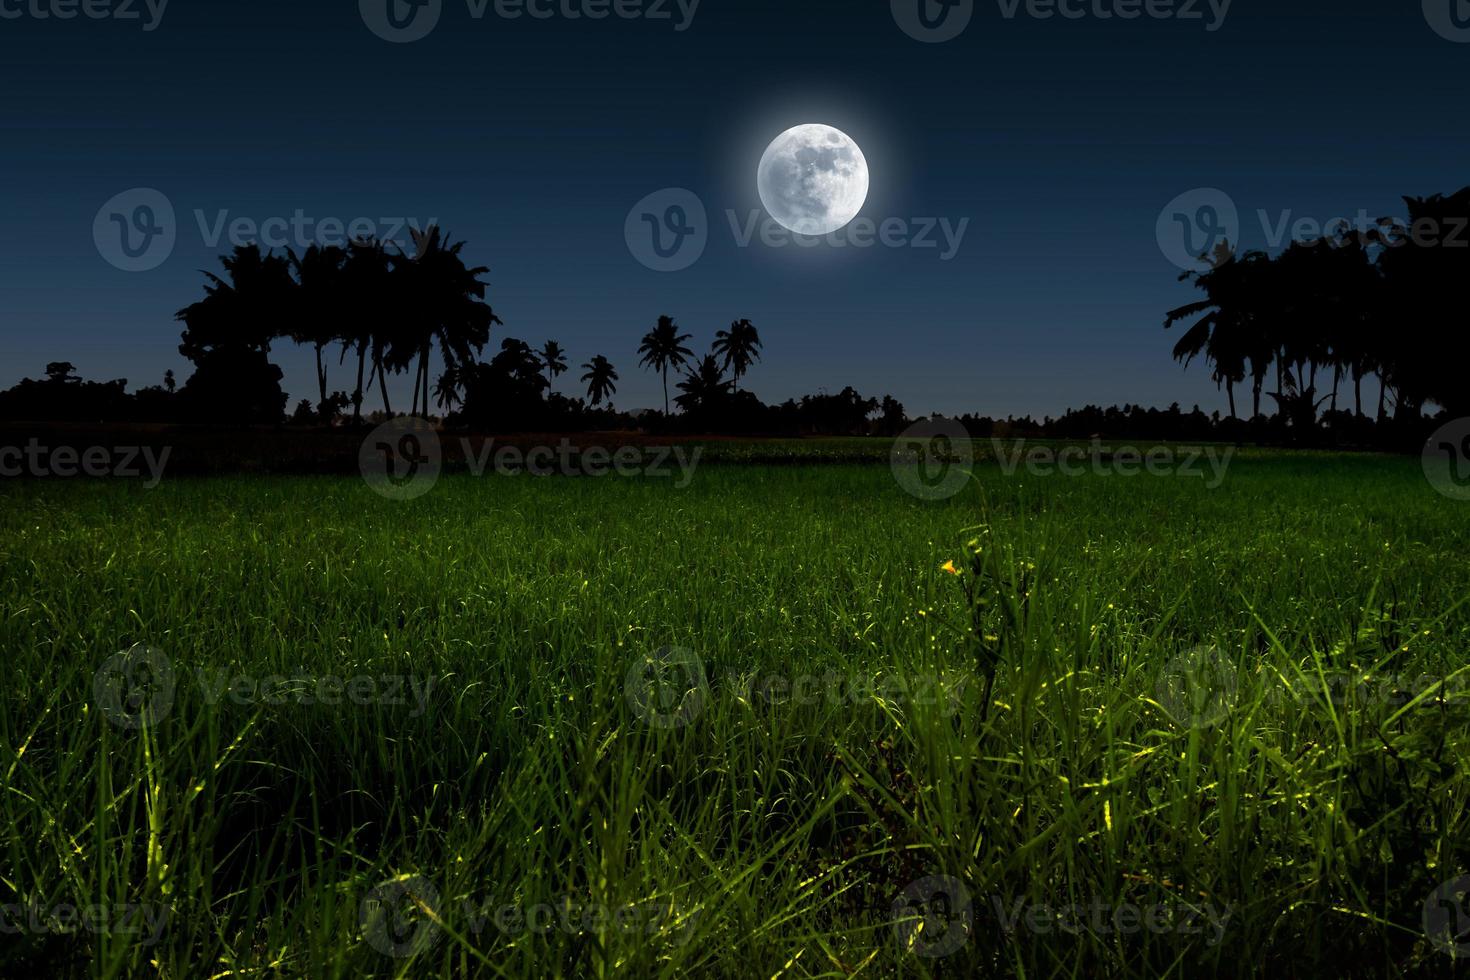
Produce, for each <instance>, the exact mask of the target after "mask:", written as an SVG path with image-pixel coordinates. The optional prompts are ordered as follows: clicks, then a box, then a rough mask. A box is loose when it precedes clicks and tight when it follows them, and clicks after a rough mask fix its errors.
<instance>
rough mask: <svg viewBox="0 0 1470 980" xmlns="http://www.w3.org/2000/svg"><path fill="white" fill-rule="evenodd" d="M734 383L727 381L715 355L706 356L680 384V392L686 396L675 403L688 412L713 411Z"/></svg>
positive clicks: (680, 397) (682, 396)
mask: <svg viewBox="0 0 1470 980" xmlns="http://www.w3.org/2000/svg"><path fill="white" fill-rule="evenodd" d="M732 383H733V382H730V381H726V380H725V369H724V368H723V367H721V366H720V362H719V360H718V359H716V358H715V355H713V354H706V355H704V357H702V358H700V360H699V364H698V366H697V367H696V368H695V369H694V370H693V371H690V372H689V373H688V374H686V375H685V376H684V380H683V381H680V382H679V390H680V391H682V392H684V394H682V395H680V396H679V397H678V398H675V399H674V401H675V402H677V403H678V405H679V407H680V408H682V409H684V411H686V412H699V411H704V410H708V409H712V408H714V407H715V406H716V405H718V404H719V403H720V402H721V401H722V400H723V399H724V398H725V397H726V396H727V395H728V394H729V391H730V386H731V384H732Z"/></svg>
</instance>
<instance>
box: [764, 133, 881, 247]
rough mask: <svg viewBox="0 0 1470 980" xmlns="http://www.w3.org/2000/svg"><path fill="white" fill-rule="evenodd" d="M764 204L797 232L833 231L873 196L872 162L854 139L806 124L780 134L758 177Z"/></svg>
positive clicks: (799, 233) (786, 225) (779, 219)
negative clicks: (870, 188)
mask: <svg viewBox="0 0 1470 980" xmlns="http://www.w3.org/2000/svg"><path fill="white" fill-rule="evenodd" d="M756 184H757V187H758V188H759V190H760V195H761V203H762V204H764V205H765V206H766V211H767V212H769V213H770V215H771V217H772V218H775V219H776V221H778V222H780V224H781V226H782V227H784V228H787V229H789V230H791V231H794V232H796V233H797V234H798V235H830V234H831V233H832V232H834V231H837V230H838V229H840V228H843V227H846V226H847V224H848V222H850V221H852V219H853V218H855V217H857V214H858V212H859V211H861V210H862V208H863V203H864V202H865V201H867V199H868V160H867V158H866V157H864V156H863V151H862V149H861V148H859V147H858V145H857V143H855V142H854V141H853V139H852V137H850V136H848V135H847V134H846V133H844V132H842V131H841V130H838V129H833V128H832V127H831V126H824V125H822V124H820V123H807V124H805V125H801V126H796V127H793V128H791V129H788V130H787V131H786V132H784V133H782V134H781V135H780V136H777V137H776V139H775V141H774V142H772V143H771V145H770V146H769V147H767V148H766V153H765V156H763V157H761V165H760V171H759V173H758V175H757V177H756Z"/></svg>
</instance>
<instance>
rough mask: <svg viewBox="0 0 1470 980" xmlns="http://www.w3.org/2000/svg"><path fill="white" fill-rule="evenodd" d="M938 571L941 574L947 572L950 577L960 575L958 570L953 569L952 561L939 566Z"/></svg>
mask: <svg viewBox="0 0 1470 980" xmlns="http://www.w3.org/2000/svg"><path fill="white" fill-rule="evenodd" d="M939 570H940V571H941V572H949V574H951V575H958V574H959V573H960V570H959V569H958V568H955V567H954V559H950V560H949V561H947V562H945V563H944V564H943V565H940V566H939Z"/></svg>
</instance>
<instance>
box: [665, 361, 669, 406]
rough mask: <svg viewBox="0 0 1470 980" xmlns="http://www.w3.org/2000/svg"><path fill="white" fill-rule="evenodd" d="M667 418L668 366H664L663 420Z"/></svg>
mask: <svg viewBox="0 0 1470 980" xmlns="http://www.w3.org/2000/svg"><path fill="white" fill-rule="evenodd" d="M668 417H669V366H668V365H667V364H665V365H664V418H668Z"/></svg>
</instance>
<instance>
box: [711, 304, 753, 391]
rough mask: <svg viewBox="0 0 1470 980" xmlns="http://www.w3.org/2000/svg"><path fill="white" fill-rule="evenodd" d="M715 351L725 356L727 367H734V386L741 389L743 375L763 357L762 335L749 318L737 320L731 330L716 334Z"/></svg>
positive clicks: (731, 325)
mask: <svg viewBox="0 0 1470 980" xmlns="http://www.w3.org/2000/svg"><path fill="white" fill-rule="evenodd" d="M714 352H715V353H716V354H718V355H719V356H721V357H723V358H724V364H725V367H727V368H731V369H733V371H734V388H735V390H736V391H739V390H740V378H741V376H742V375H744V374H745V372H746V371H748V370H750V366H751V364H753V363H755V362H756V361H758V360H760V359H761V335H760V333H758V332H757V331H756V329H755V324H753V323H751V322H750V321H749V320H736V321H735V322H734V323H732V324H730V329H729V330H721V331H719V332H718V333H716V334H715V344H714Z"/></svg>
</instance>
